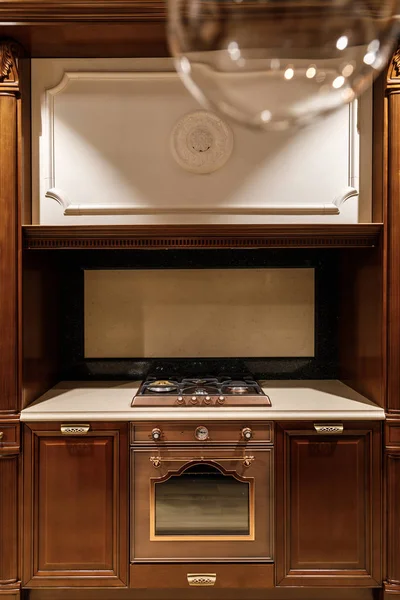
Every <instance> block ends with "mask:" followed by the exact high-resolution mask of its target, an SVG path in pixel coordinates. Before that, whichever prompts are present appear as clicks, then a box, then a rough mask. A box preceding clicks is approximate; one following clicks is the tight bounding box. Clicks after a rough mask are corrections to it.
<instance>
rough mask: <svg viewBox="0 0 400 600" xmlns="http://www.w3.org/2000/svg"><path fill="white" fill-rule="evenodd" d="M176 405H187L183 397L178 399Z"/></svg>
mask: <svg viewBox="0 0 400 600" xmlns="http://www.w3.org/2000/svg"><path fill="white" fill-rule="evenodd" d="M176 403H177V404H179V406H183V405H184V404H185V400H184V398H183V396H178V397H177V399H176Z"/></svg>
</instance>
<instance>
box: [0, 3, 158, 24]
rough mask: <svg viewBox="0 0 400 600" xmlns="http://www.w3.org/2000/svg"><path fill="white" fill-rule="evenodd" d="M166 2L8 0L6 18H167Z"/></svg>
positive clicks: (0, 17) (0, 7)
mask: <svg viewBox="0 0 400 600" xmlns="http://www.w3.org/2000/svg"><path fill="white" fill-rule="evenodd" d="M165 18H166V2H164V1H160V0H86V1H84V2H74V1H68V0H67V1H66V0H60V1H54V0H20V1H19V2H15V0H8V1H7V0H5V1H2V2H1V3H0V21H2V22H13V23H16V22H28V23H29V22H30V23H35V22H46V23H48V22H54V23H56V22H64V21H93V22H99V21H100V22H110V21H114V22H115V21H164V20H165Z"/></svg>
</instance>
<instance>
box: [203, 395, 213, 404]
mask: <svg viewBox="0 0 400 600" xmlns="http://www.w3.org/2000/svg"><path fill="white" fill-rule="evenodd" d="M211 402H212V400H211V396H205V397H204V398H203V404H207V406H208V405H210V404H211Z"/></svg>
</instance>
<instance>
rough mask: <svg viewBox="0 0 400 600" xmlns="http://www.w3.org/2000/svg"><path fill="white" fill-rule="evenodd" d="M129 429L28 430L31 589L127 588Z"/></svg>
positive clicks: (27, 576) (52, 426)
mask: <svg viewBox="0 0 400 600" xmlns="http://www.w3.org/2000/svg"><path fill="white" fill-rule="evenodd" d="M127 427H128V426H127V424H126V423H121V424H115V423H93V424H91V425H90V429H89V431H88V433H86V434H83V435H79V434H78V433H79V432H78V433H73V434H71V433H67V434H63V433H62V432H61V426H60V424H59V423H38V424H34V423H32V424H29V426H27V425H26V426H25V428H24V449H25V454H24V461H23V462H24V556H25V559H24V566H23V581H24V585H25V586H27V587H48V586H52V587H66V586H67V587H71V586H80V587H99V586H100V587H107V586H111V587H121V586H126V585H127V568H128V558H127V533H128V523H127V475H128V468H127V457H128V440H127Z"/></svg>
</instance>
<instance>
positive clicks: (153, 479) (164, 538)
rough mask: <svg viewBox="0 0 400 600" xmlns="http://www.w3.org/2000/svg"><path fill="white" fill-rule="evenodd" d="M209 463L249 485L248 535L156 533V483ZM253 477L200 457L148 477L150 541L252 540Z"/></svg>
mask: <svg viewBox="0 0 400 600" xmlns="http://www.w3.org/2000/svg"><path fill="white" fill-rule="evenodd" d="M196 464H202V465H210V466H212V467H215V468H216V469H218V470H219V471H220V472H221V474H222V475H224V476H226V477H234V479H236V480H237V481H240V482H241V483H246V484H247V485H248V486H249V532H250V533H249V534H248V535H162V536H161V535H157V534H156V518H155V509H156V504H155V491H156V485H157V484H159V483H164V482H165V481H168V479H171V477H179V476H180V475H182V473H184V472H185V471H186V470H187V469H189V468H190V467H192V466H194V465H196ZM254 479H255V478H254V477H242V476H241V475H239V474H238V473H236V471H230V470H227V469H224V468H223V467H222V466H221V465H220V464H219V463H218V462H217V461H215V460H212V459H209V460H207V459H205V460H204V459H202V458H198V457H197V458H196V457H193V459H190V462H185V464H184V465H183V466H182V467H181V468H180V469H179V470H177V471H175V472H171V471H168V473H167V474H166V475H163V476H162V477H151V478H150V490H149V491H150V541H152V542H171V541H187V542H189V541H192V542H193V541H197V542H210V541H215V542H227V541H232V542H233V541H238V542H253V541H254V540H255V539H256V538H255V481H254Z"/></svg>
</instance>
